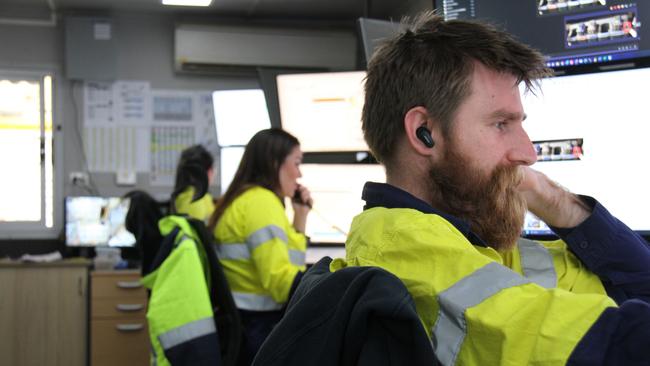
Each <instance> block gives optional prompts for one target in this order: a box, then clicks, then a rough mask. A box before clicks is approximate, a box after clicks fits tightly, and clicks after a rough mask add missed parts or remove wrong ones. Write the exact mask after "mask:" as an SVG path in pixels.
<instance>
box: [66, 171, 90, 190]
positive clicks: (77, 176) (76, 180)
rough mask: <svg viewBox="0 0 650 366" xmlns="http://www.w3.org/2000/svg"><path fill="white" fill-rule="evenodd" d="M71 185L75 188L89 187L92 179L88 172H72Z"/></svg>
mask: <svg viewBox="0 0 650 366" xmlns="http://www.w3.org/2000/svg"><path fill="white" fill-rule="evenodd" d="M70 183H71V184H72V185H74V186H82V187H87V186H88V185H89V184H90V177H89V176H88V173H86V172H70Z"/></svg>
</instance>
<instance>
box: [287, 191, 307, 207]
mask: <svg viewBox="0 0 650 366" xmlns="http://www.w3.org/2000/svg"><path fill="white" fill-rule="evenodd" d="M291 201H293V202H295V203H299V204H301V205H305V206H307V207H309V208H311V204H310V203H309V202H304V201H303V200H302V197H301V196H300V189H296V191H295V192H294V193H293V197H292V198H291Z"/></svg>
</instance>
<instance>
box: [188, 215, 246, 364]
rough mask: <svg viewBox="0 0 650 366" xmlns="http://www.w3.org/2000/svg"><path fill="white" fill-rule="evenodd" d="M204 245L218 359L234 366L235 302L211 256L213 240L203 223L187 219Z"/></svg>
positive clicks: (237, 337) (238, 329)
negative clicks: (219, 351) (219, 350)
mask: <svg viewBox="0 0 650 366" xmlns="http://www.w3.org/2000/svg"><path fill="white" fill-rule="evenodd" d="M187 221H188V222H189V223H190V224H191V225H192V227H193V228H194V230H195V231H196V233H197V234H198V235H199V240H200V241H201V244H202V245H203V249H204V250H205V254H206V256H207V258H208V263H209V266H210V280H211V287H210V300H211V302H212V307H213V311H214V320H215V324H216V326H217V331H218V333H219V343H220V346H221V355H222V360H223V364H224V365H225V366H234V365H235V364H236V363H237V357H238V355H239V349H240V346H241V342H242V335H243V326H242V323H241V319H240V317H239V311H238V310H237V307H236V306H235V300H234V298H233V296H232V292H230V286H229V285H228V282H227V281H226V276H225V275H224V273H223V268H221V262H219V259H218V258H217V255H216V254H215V252H214V248H213V243H214V239H213V236H212V235H211V234H210V233H209V232H208V229H207V228H206V226H205V224H204V223H203V221H200V220H197V219H193V218H188V220H187Z"/></svg>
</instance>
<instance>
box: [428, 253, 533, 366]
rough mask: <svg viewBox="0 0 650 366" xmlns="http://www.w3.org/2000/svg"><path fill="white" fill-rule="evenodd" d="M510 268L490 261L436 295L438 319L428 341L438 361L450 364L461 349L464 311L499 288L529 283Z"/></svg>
mask: <svg viewBox="0 0 650 366" xmlns="http://www.w3.org/2000/svg"><path fill="white" fill-rule="evenodd" d="M528 282H529V281H527V280H526V279H525V278H523V277H521V276H520V275H518V274H517V273H515V272H513V271H511V270H510V269H508V268H506V267H504V266H502V265H500V264H498V263H495V262H491V263H488V264H486V265H485V266H483V267H481V268H479V269H477V270H476V271H474V273H472V274H470V275H469V276H466V277H465V278H463V279H462V280H460V281H458V282H456V283H455V284H454V285H453V286H452V287H450V288H448V289H447V290H445V291H443V292H442V293H440V295H438V304H439V306H440V309H439V310H438V319H437V320H436V324H434V326H433V329H432V330H431V342H432V343H433V349H434V350H435V353H436V356H437V357H438V361H440V363H441V364H442V365H453V364H455V363H456V358H457V357H458V353H459V352H460V347H461V345H462V344H463V340H464V339H465V335H466V334H467V322H466V321H465V311H466V310H467V309H469V308H471V307H473V306H476V305H478V304H480V303H481V302H483V301H484V300H486V299H487V298H489V297H490V296H492V295H495V294H496V293H498V292H499V291H501V290H503V289H506V288H510V287H514V286H519V285H523V284H525V283H528Z"/></svg>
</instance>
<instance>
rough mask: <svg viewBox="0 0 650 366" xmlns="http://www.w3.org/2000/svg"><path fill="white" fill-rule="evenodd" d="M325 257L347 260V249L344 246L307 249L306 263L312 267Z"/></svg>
mask: <svg viewBox="0 0 650 366" xmlns="http://www.w3.org/2000/svg"><path fill="white" fill-rule="evenodd" d="M323 257H331V258H332V259H334V258H345V247H344V246H334V245H332V246H318V247H307V252H306V253H305V263H306V264H307V265H312V264H314V263H316V262H318V261H319V260H321V258H323Z"/></svg>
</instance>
